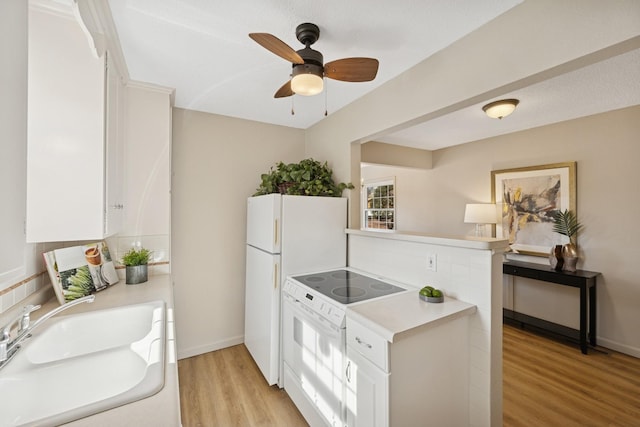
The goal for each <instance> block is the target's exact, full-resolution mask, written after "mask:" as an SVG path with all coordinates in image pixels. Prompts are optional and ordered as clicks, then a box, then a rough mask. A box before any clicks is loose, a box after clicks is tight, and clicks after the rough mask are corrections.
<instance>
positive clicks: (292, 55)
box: [249, 33, 304, 64]
mask: <svg viewBox="0 0 640 427" xmlns="http://www.w3.org/2000/svg"><path fill="white" fill-rule="evenodd" d="M249 37H251V38H252V39H253V40H254V41H255V42H256V43H258V44H259V45H260V46H262V47H264V48H265V49H267V50H268V51H270V52H273V53H275V54H276V55H278V56H279V57H281V58H284V59H286V60H287V61H289V62H293V63H294V64H304V59H302V58H301V57H300V55H298V53H297V52H296V51H295V50H293V48H291V47H289V45H288V44H286V43H285V42H283V41H282V40H280V39H279V38H277V37H276V36H274V35H272V34H269V33H251V34H249Z"/></svg>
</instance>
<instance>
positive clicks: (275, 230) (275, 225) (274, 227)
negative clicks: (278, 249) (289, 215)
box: [273, 219, 278, 246]
mask: <svg viewBox="0 0 640 427" xmlns="http://www.w3.org/2000/svg"><path fill="white" fill-rule="evenodd" d="M273 222H274V225H273V243H274V244H275V245H276V246H277V245H278V220H277V219H275V220H274V221H273Z"/></svg>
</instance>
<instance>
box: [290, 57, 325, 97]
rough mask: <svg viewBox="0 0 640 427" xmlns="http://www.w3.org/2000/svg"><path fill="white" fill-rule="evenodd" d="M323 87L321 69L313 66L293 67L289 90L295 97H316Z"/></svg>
mask: <svg viewBox="0 0 640 427" xmlns="http://www.w3.org/2000/svg"><path fill="white" fill-rule="evenodd" d="M323 87H324V80H323V78H322V67H319V66H317V65H313V64H304V65H296V66H294V67H293V77H292V79H291V90H292V91H293V92H294V93H295V94H296V95H304V96H312V95H317V94H319V93H320V92H322V88H323Z"/></svg>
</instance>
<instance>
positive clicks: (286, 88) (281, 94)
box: [273, 80, 294, 98]
mask: <svg viewBox="0 0 640 427" xmlns="http://www.w3.org/2000/svg"><path fill="white" fill-rule="evenodd" d="M291 95H294V92H293V90H291V80H289V81H288V82H286V83H285V84H283V85H282V87H281V88H280V89H278V91H277V92H276V94H275V95H273V97H274V98H285V97H287V96H291Z"/></svg>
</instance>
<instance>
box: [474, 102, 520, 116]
mask: <svg viewBox="0 0 640 427" xmlns="http://www.w3.org/2000/svg"><path fill="white" fill-rule="evenodd" d="M519 103H520V101H519V100H517V99H501V100H499V101H494V102H490V103H488V104H487V105H485V106H484V107H482V111H484V112H485V113H486V114H487V116H489V117H491V118H492V119H502V118H503V117H507V116H508V115H509V114H511V113H513V111H514V110H515V109H516V106H517V105H518V104H519Z"/></svg>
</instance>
